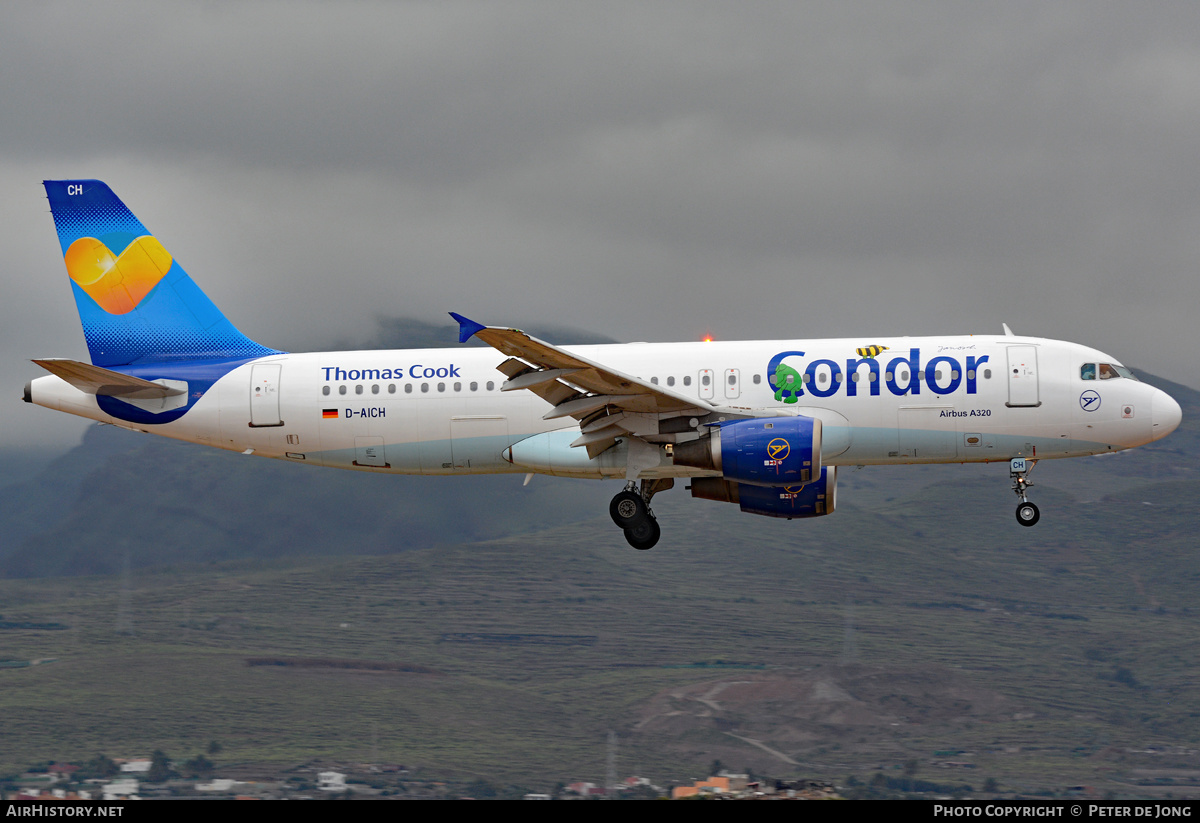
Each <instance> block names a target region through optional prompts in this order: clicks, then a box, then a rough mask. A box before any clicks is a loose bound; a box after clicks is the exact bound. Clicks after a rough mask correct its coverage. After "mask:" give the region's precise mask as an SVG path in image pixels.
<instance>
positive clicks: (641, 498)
mask: <svg viewBox="0 0 1200 823" xmlns="http://www.w3.org/2000/svg"><path fill="white" fill-rule="evenodd" d="M673 485H675V481H674V480H672V479H670V478H667V479H665V480H643V481H642V484H641V488H639V487H638V484H637V483H635V482H634V481H632V480H630V481H629V482H628V483H626V484H625V490H624V491H622V492H620V493H618V494H617V496H616V497H614V498H613V499H612V502H611V503H609V505H608V513H609V515H610V516H611V517H612V519H613V522H614V523H616V524H617V526H618V527H619V528H620V529H621V530H622V531H624V532H625V539H626V540H627V541H628V542H629V545H631V546H633V547H634V548H635V549H638V550H639V551H645V550H646V549H651V548H654V544H655V543H657V542H658V538H659V537H660V536H661V535H662V530H661V529H660V528H659V527H658V520H657V519H656V518H655V517H654V512H653V511H652V510H651V508H650V498H652V497H654V495H656V494H657V493H658V492H661V491H666V490H667V489H669V488H671V487H672V486H673Z"/></svg>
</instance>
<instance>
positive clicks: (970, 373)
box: [650, 369, 992, 386]
mask: <svg viewBox="0 0 1200 823" xmlns="http://www.w3.org/2000/svg"><path fill="white" fill-rule="evenodd" d="M942 375H943V372H942V370H941V369H934V371H933V379H934V380H941V379H942ZM991 377H992V370H991V369H984V370H983V379H984V380H990V379H991ZM893 378H894V375H893V373H892V372H888V373H887V374H885V375H884V379H885V380H892V379H893ZM737 379H738V378H737V375H736V374H731V375H729V377H728V380H729V385H731V386H736V385H737ZM751 379H752V380H753V382H754V384H755V385H758V384H759V383H762V375H761V374H756V375H754V376H753V377H752V378H751ZM860 379H861V377H860V375H859V372H857V371H855V372H851V374H850V382H852V383H857V382H859V380H860ZM878 379H879V376H878V375H877V374H875V372H868V373H867V380H868V381H869V382H871V383H874V382H875V381H876V380H878ZM917 379H918V380H924V379H925V372H923V371H919V372H917ZM950 379H951V380H957V379H958V369H952V370H951V371H950ZM967 379H968V380H974V379H975V370H974V369H968V370H967ZM709 380H710V378H709V376H708V375H707V374H706V375H703V376H702V377H701V378H700V385H702V386H708V385H709ZM802 380H803V382H805V383H811V382H812V375H811V374H805V375H803V377H802ZM833 380H834V382H835V383H841V382H842V374H841V372H838V373H837V374H835V375H834V376H833ZM900 380H901V381H902V382H903V381H906V380H908V372H906V371H902V372H900ZM650 382H651V383H653V384H654V385H656V386H657V385H658V378H657V377H651V378H650ZM784 382H785V384H788V385H790V384H792V383H794V382H795V378H794V377H793V376H792V375H790V374H789V375H788V376H787V379H786V380H785V381H784ZM817 382H818V383H820V384H822V385H823V384H825V383H827V382H829V373H828V372H825V371H822V372H818V373H817ZM667 385H668V386H674V385H675V378H674V377H668V378H667ZM683 385H685V386H690V385H692V378H691V377H684V378H683Z"/></svg>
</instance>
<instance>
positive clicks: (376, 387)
mask: <svg viewBox="0 0 1200 823" xmlns="http://www.w3.org/2000/svg"><path fill="white" fill-rule="evenodd" d="M371 394H379V384H378V383H375V384H373V385H372V386H371Z"/></svg>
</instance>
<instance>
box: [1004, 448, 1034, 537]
mask: <svg viewBox="0 0 1200 823" xmlns="http://www.w3.org/2000/svg"><path fill="white" fill-rule="evenodd" d="M1036 465H1037V461H1036V460H1026V459H1025V458H1024V457H1014V458H1013V459H1012V460H1011V461H1009V464H1008V476H1009V477H1011V478H1012V490H1013V492H1015V493H1016V495H1017V497H1019V498H1021V502H1020V504H1018V506H1017V522H1018V523H1020V524H1021V525H1022V526H1032V525H1034V524H1035V523H1037V522H1038V521H1039V520H1041V519H1042V513H1041V512H1039V511H1038V507H1037V506H1035V505H1034V504H1033V503H1030V502H1029V498H1028V497H1027V495H1026V492H1027V490H1028V489H1029V487H1030V486H1032V485H1033V484H1032V483H1030V482H1029V479H1028V478H1029V475H1030V474H1032V473H1033V467H1034V466H1036Z"/></svg>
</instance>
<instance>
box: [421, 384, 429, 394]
mask: <svg viewBox="0 0 1200 823" xmlns="http://www.w3.org/2000/svg"><path fill="white" fill-rule="evenodd" d="M428 391H429V384H428V383H422V384H421V394H425V393H426V392H428Z"/></svg>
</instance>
